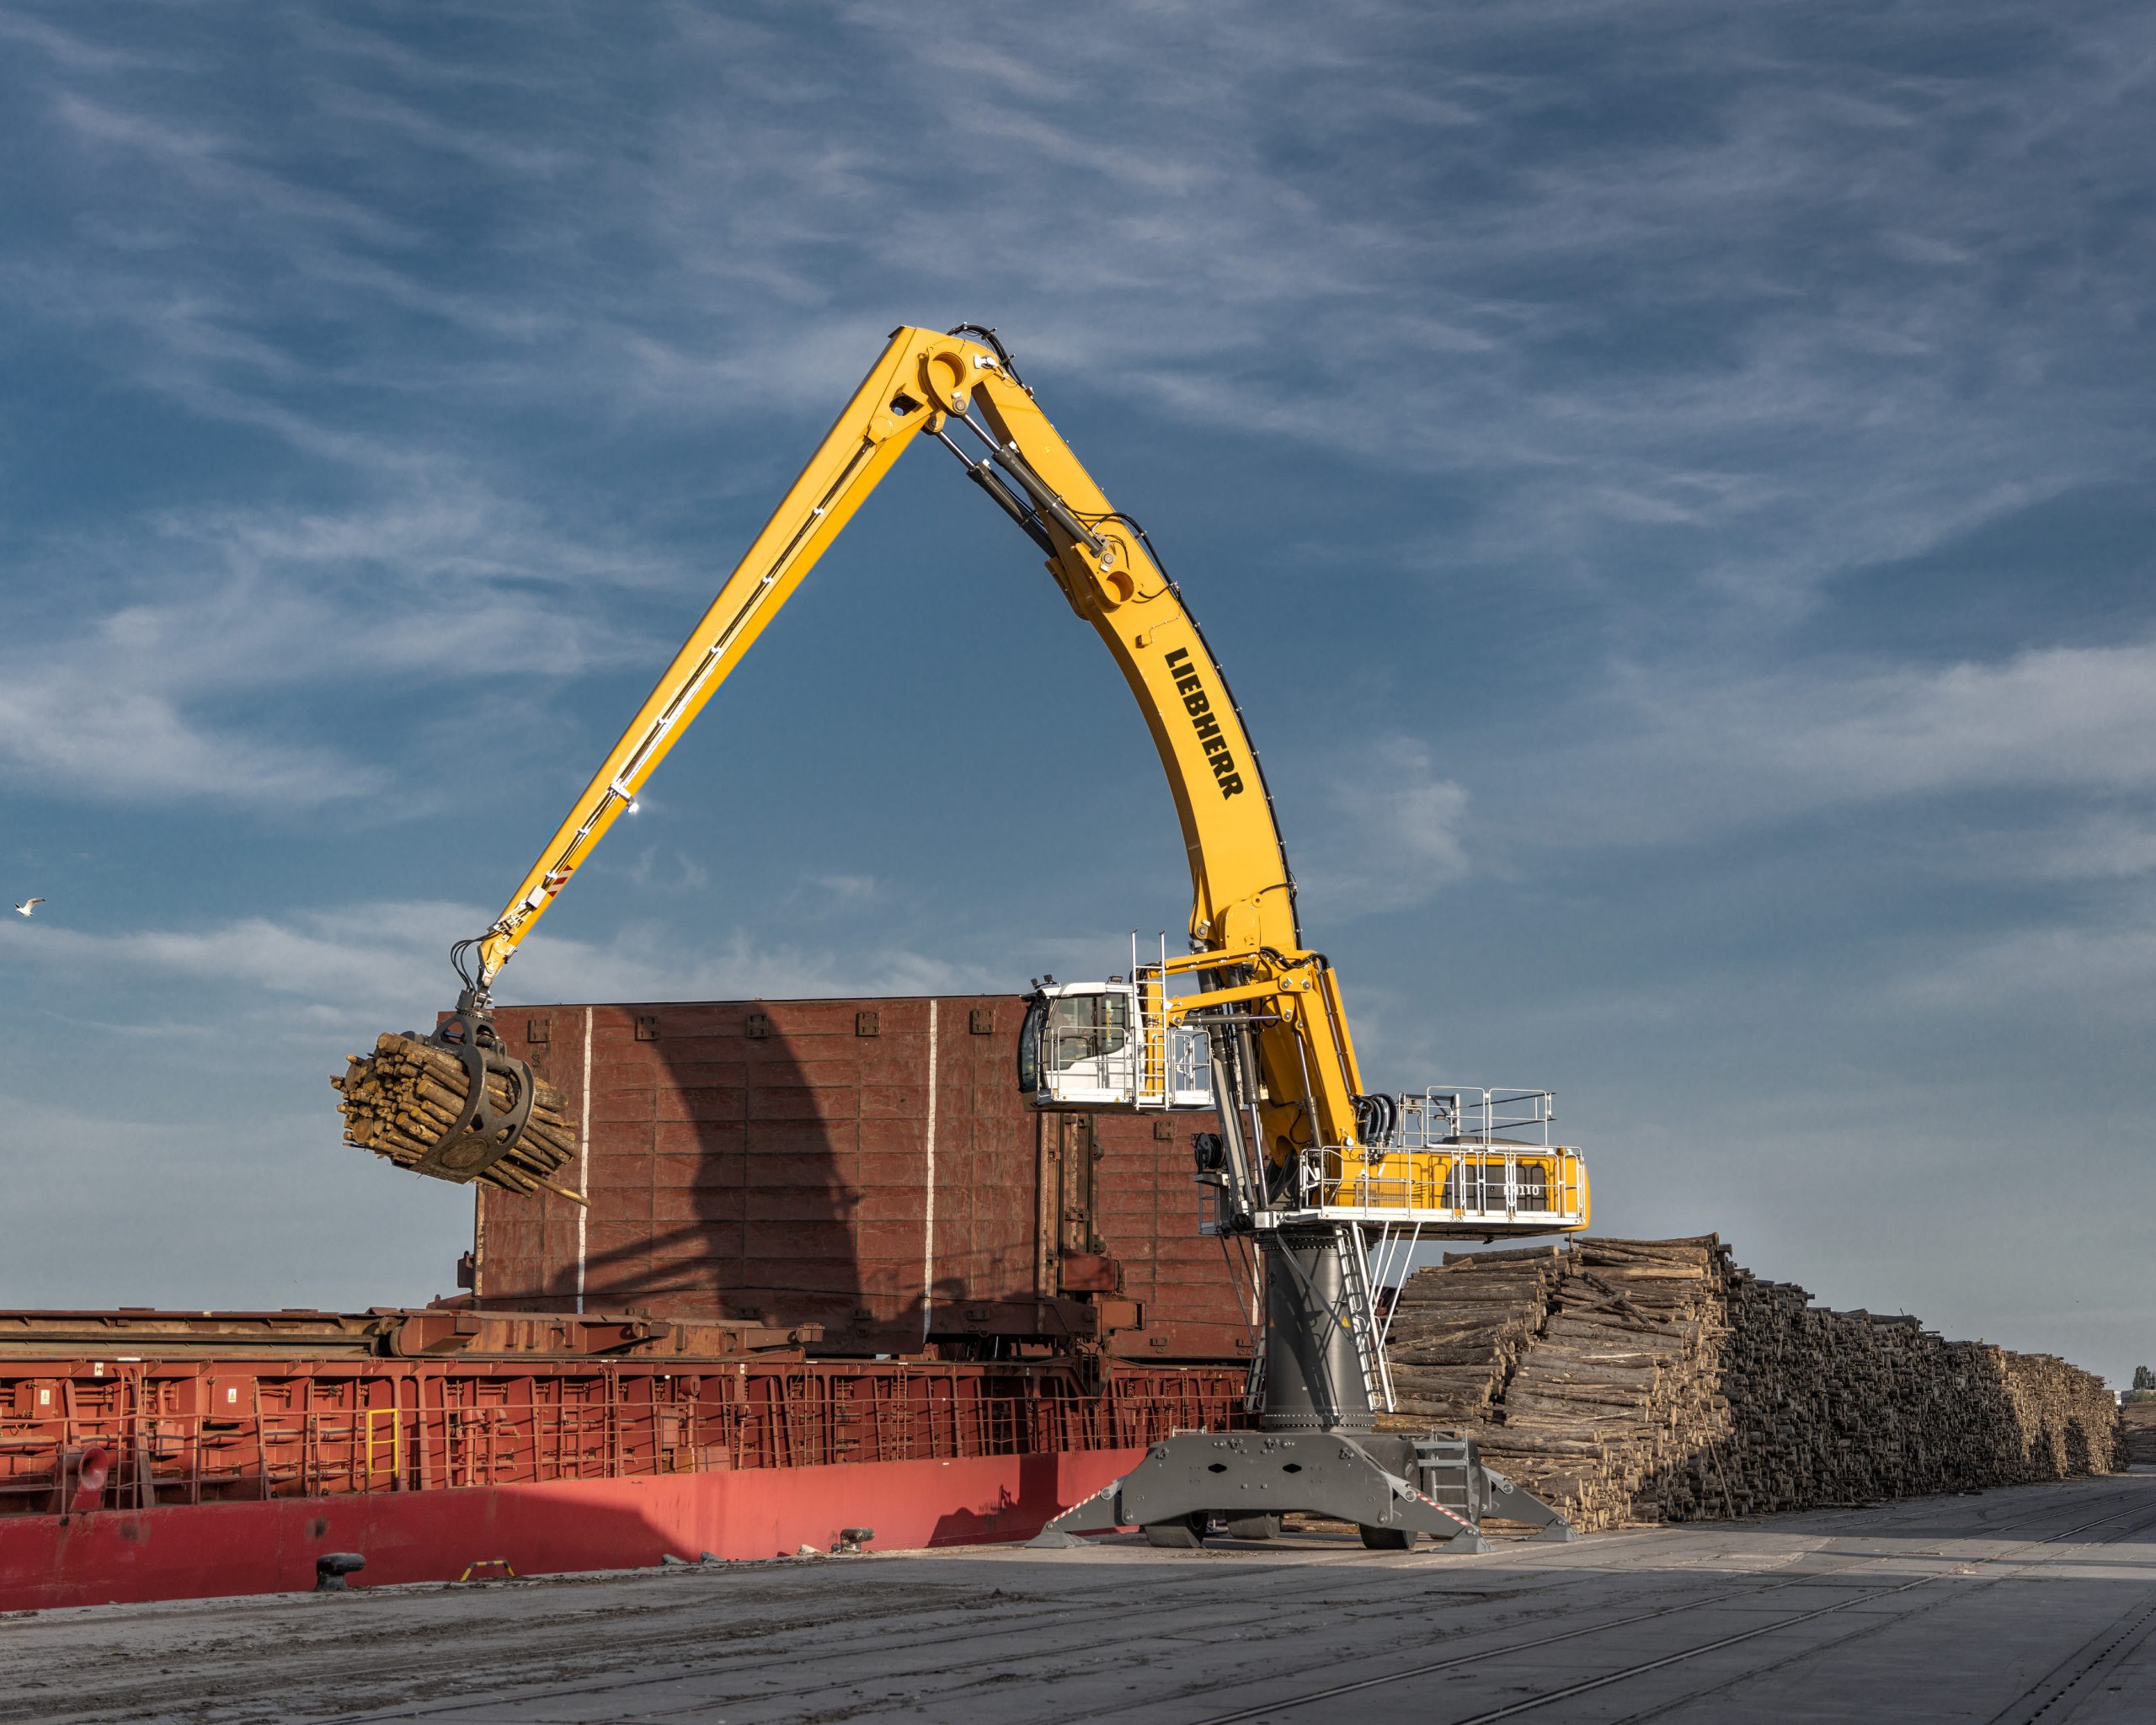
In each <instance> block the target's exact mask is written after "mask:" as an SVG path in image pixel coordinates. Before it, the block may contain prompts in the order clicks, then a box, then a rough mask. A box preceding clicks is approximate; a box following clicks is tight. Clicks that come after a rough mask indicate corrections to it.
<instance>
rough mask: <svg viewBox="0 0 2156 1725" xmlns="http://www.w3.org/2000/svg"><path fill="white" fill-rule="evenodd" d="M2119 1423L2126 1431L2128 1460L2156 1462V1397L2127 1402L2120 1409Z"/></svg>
mask: <svg viewBox="0 0 2156 1725" xmlns="http://www.w3.org/2000/svg"><path fill="white" fill-rule="evenodd" d="M2144 1393H2146V1392H2144ZM2119 1423H2120V1424H2121V1425H2122V1426H2124V1427H2125V1429H2126V1455H2127V1461H2134V1462H2143V1461H2156V1396H2150V1397H2149V1398H2148V1400H2147V1401H2146V1402H2127V1404H2126V1406H2125V1407H2121V1409H2119Z"/></svg>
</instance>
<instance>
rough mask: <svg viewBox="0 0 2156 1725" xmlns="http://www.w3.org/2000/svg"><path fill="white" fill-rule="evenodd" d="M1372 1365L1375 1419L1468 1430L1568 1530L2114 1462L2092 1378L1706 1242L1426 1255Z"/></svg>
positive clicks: (1864, 1499) (2081, 1469)
mask: <svg viewBox="0 0 2156 1725" xmlns="http://www.w3.org/2000/svg"><path fill="white" fill-rule="evenodd" d="M1386 1351H1387V1354H1388V1357H1389V1358H1390V1362H1391V1366H1392V1375H1393V1383H1394V1388H1395V1392H1396V1399H1397V1402H1398V1412H1397V1413H1395V1414H1393V1415H1390V1416H1387V1417H1385V1418H1383V1419H1382V1420H1381V1422H1380V1423H1382V1424H1384V1425H1386V1426H1388V1427H1390V1428H1392V1429H1401V1430H1411V1429H1428V1428H1429V1427H1430V1426H1431V1425H1433V1424H1439V1425H1444V1426H1449V1427H1451V1428H1454V1429H1458V1430H1460V1431H1462V1432H1464V1433H1466V1434H1469V1435H1471V1436H1474V1437H1476V1439H1479V1440H1480V1442H1481V1447H1482V1453H1483V1456H1484V1459H1485V1460H1486V1461H1488V1463H1489V1464H1490V1466H1492V1467H1495V1468H1496V1469H1497V1470H1498V1471H1500V1472H1502V1473H1504V1474H1507V1475H1509V1476H1510V1477H1513V1478H1514V1479H1517V1480H1518V1481H1519V1482H1521V1483H1522V1484H1524V1485H1525V1486H1527V1487H1529V1489H1530V1490H1532V1491H1534V1492H1535V1493H1537V1494H1538V1495H1540V1496H1541V1497H1542V1498H1545V1499H1546V1500H1548V1501H1550V1502H1551V1503H1555V1504H1556V1505H1557V1507H1559V1508H1560V1509H1562V1510H1563V1511H1564V1512H1565V1514H1566V1515H1567V1516H1568V1517H1570V1518H1571V1519H1572V1523H1573V1525H1575V1526H1577V1527H1579V1528H1582V1529H1592V1528H1602V1527H1613V1526H1620V1525H1625V1524H1626V1523H1632V1522H1656V1521H1689V1520H1699V1519H1714V1518H1720V1517H1724V1516H1735V1515H1744V1514H1764V1513H1765V1512H1767V1511H1769V1510H1776V1509H1809V1508H1816V1507H1820V1506H1822V1505H1830V1504H1848V1503H1868V1502H1871V1501H1875V1500H1876V1499H1880V1498H1896V1497H1906V1496H1910V1495H1913V1494H1914V1493H1924V1492H1943V1491H1957V1490H1971V1489H1974V1488H1977V1487H1984V1486H1993V1485H2006V1484H2013V1483H2018V1482H2024V1481H2029V1480H2038V1479H2058V1478H2063V1477H2068V1476H2069V1475H2073V1474H2082V1473H2106V1472H2110V1471H2113V1470H2114V1469H2115V1468H2118V1467H2121V1466H2124V1465H2125V1462H2124V1455H2123V1452H2122V1449H2121V1435H2120V1431H2119V1423H2118V1418H2117V1411H2116V1407H2114V1405H2113V1402H2112V1397H2111V1391H2109V1390H2107V1389H2105V1387H2104V1384H2103V1381H2102V1380H2101V1379H2100V1378H2098V1377H2096V1376H2095V1375H2092V1374H2090V1373H2088V1372H2084V1371H2082V1370H2079V1369H2078V1368H2076V1367H2074V1366H2071V1365H2068V1364H2066V1363H2065V1362H2064V1361H2063V1360H2061V1359H2056V1358H2054V1357H2052V1355H2050V1354H2012V1353H2009V1352H2008V1351H2007V1350H2005V1349H2004V1348H1995V1347H1992V1346H1990V1345H1988V1344H1987V1343H1980V1342H1947V1341H1943V1340H1941V1339H1940V1337H1939V1336H1938V1335H1936V1334H1935V1333H1934V1332H1931V1331H1929V1330H1926V1329H1924V1328H1923V1327H1921V1326H1920V1325H1919V1322H1918V1321H1917V1320H1916V1319H1915V1318H1913V1317H1881V1316H1876V1315H1875V1314H1872V1313H1870V1312H1864V1311H1824V1310H1822V1309H1821V1308H1818V1307H1816V1306H1812V1304H1811V1297H1810V1296H1809V1295H1807V1294H1806V1292H1805V1291H1804V1290H1803V1289H1801V1288H1799V1287H1796V1286H1794V1285H1792V1284H1788V1283H1777V1282H1763V1281H1760V1280H1758V1279H1756V1278H1755V1277H1753V1274H1751V1272H1750V1271H1748V1270H1746V1269H1743V1268H1739V1267H1738V1266H1737V1264H1736V1263H1733V1262H1732V1259H1731V1257H1730V1253H1729V1249H1728V1248H1727V1247H1725V1246H1723V1245H1722V1244H1721V1242H1720V1240H1719V1239H1718V1238H1716V1236H1712V1235H1709V1236H1705V1237H1703V1238H1700V1239H1693V1240H1659V1241H1649V1240H1582V1241H1580V1242H1577V1243H1575V1244H1573V1245H1571V1246H1566V1247H1554V1246H1553V1247H1533V1248H1529V1249H1525V1250H1515V1251H1507V1252H1476V1253H1447V1254H1446V1259H1445V1263H1444V1265H1443V1267H1441V1268H1433V1269H1428V1270H1424V1271H1422V1272H1421V1273H1420V1274H1417V1275H1416V1276H1414V1277H1412V1278H1411V1279H1409V1280H1408V1281H1407V1282H1406V1284H1405V1285H1404V1286H1403V1287H1402V1288H1401V1290H1400V1293H1399V1295H1398V1296H1397V1298H1396V1302H1395V1309H1394V1312H1393V1317H1392V1327H1391V1329H1390V1332H1389V1334H1388V1337H1387V1349H1386Z"/></svg>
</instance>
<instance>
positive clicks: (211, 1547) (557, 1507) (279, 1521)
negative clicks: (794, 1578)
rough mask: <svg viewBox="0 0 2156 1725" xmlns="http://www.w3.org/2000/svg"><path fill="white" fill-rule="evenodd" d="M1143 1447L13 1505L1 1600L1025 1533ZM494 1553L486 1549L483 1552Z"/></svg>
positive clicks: (914, 1543) (112, 1601)
mask: <svg viewBox="0 0 2156 1725" xmlns="http://www.w3.org/2000/svg"><path fill="white" fill-rule="evenodd" d="M1143 1453H1144V1452H1143V1451H1142V1450H1086V1451H1082V1452H1075V1453H1070V1454H1065V1455H983V1456H969V1457H965V1458H963V1459H958V1460H952V1461H883V1462H869V1463H861V1464H846V1465H841V1466H824V1467H790V1468H775V1469H758V1470H755V1471H748V1472H742V1473H683V1474H670V1475H660V1476H643V1477H629V1478H623V1479H596V1480H561V1481H552V1482H545V1483H539V1484H532V1485H514V1486H481V1487H466V1488H463V1489H459V1490H450V1491H437V1492H398V1493H370V1494H362V1495H344V1496H338V1497H323V1498H274V1499H271V1500H270V1501H267V1502H263V1503H214V1504H200V1505H176V1506H174V1507H173V1508H170V1509H133V1510H128V1509H99V1510H93V1511H91V1512H88V1513H86V1514H72V1515H16V1516H10V1517H8V1518H7V1519H5V1520H4V1521H0V1610H9V1611H21V1610H50V1609H52V1608H55V1607H59V1606H69V1605H118V1604H132V1603H137V1602H141V1601H145V1600H152V1599H203V1598H211V1597H216V1596H221V1595H225V1594H264V1593H288V1592H295V1591H299V1590H303V1589H309V1588H312V1587H313V1586H314V1584H315V1560H316V1559H317V1558H318V1557H321V1556H323V1555H324V1554H325V1553H328V1552H332V1551H355V1552H358V1553H360V1554H361V1555H362V1556H364V1557H366V1569H365V1571H364V1572H362V1573H360V1574H358V1575H355V1577H354V1578H352V1580H353V1584H354V1585H355V1586H382V1585H385V1584H389V1583H398V1582H424V1581H455V1580H457V1579H458V1578H460V1577H462V1576H464V1575H466V1574H467V1573H469V1574H472V1575H474V1576H493V1575H499V1574H501V1573H504V1569H506V1570H508V1571H510V1572H513V1573H515V1574H517V1575H544V1574H558V1573H568V1572H572V1571H577V1570H591V1569H633V1568H645V1567H654V1566H655V1565H657V1564H658V1563H659V1562H660V1561H661V1559H662V1557H669V1556H670V1557H680V1558H686V1559H688V1560H690V1561H691V1562H693V1561H695V1560H696V1559H697V1558H698V1557H701V1556H702V1555H703V1554H704V1553H706V1552H708V1553H710V1554H711V1555H712V1556H713V1557H721V1558H726V1559H730V1560H740V1559H744V1558H762V1557H789V1556H792V1555H793V1554H794V1553H796V1552H798V1551H799V1550H800V1548H801V1547H802V1546H811V1547H813V1548H814V1549H815V1550H816V1551H829V1550H830V1548H831V1547H832V1546H834V1545H835V1543H836V1542H837V1541H838V1539H839V1536H840V1534H841V1531H842V1530H846V1529H850V1528H870V1529H873V1530H874V1533H875V1540H874V1544H873V1549H881V1550H886V1551H910V1550H917V1549H921V1548H923V1547H926V1546H947V1545H967V1544H981V1543H991V1542H1000V1541H1011V1540H1021V1539H1027V1538H1029V1537H1031V1536H1032V1535H1033V1534H1035V1533H1038V1531H1039V1530H1040V1529H1041V1526H1042V1525H1043V1524H1044V1523H1045V1522H1046V1521H1047V1520H1048V1519H1049V1518H1050V1517H1051V1516H1053V1515H1054V1514H1057V1513H1058V1512H1059V1510H1061V1509H1067V1508H1068V1507H1069V1506H1070V1505H1071V1504H1072V1503H1076V1502H1078V1501H1079V1500H1080V1499H1081V1498H1086V1497H1088V1496H1090V1495H1091V1493H1093V1492H1095V1491H1097V1490H1098V1489H1099V1488H1100V1487H1102V1486H1104V1485H1106V1484H1107V1482H1109V1481H1110V1480H1113V1479H1114V1478H1116V1477H1118V1475H1120V1474H1122V1473H1123V1472H1124V1471H1127V1470H1128V1469H1129V1467H1130V1466H1132V1465H1133V1464H1134V1463H1135V1462H1136V1461H1137V1460H1138V1459H1139V1456H1140V1455H1142V1454H1143ZM475 1566H476V1567H475Z"/></svg>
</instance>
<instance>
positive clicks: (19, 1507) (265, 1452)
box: [0, 1368, 1246, 1519]
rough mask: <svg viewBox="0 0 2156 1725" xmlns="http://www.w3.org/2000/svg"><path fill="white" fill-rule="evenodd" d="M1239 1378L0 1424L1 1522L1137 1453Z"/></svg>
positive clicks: (1237, 1374) (1219, 1413)
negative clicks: (1097, 1387)
mask: <svg viewBox="0 0 2156 1725" xmlns="http://www.w3.org/2000/svg"><path fill="white" fill-rule="evenodd" d="M1242 1379H1243V1373H1242V1371H1241V1368H1234V1369H1224V1370H1221V1371H1220V1372H1219V1373H1217V1374H1210V1375H1207V1376H1206V1377H1204V1378H1203V1380H1197V1381H1182V1382H1181V1383H1180V1384H1179V1385H1178V1386H1175V1387H1167V1388H1163V1387H1161V1386H1159V1385H1158V1384H1157V1383H1155V1384H1150V1385H1125V1384H1122V1383H1118V1382H1115V1381H1111V1382H1110V1384H1109V1385H1108V1386H1107V1388H1106V1390H1105V1391H1104V1392H1103V1393H1101V1394H1098V1395H1091V1396H1076V1395H1071V1396H1055V1395H1029V1396H977V1395H969V1394H964V1393H952V1391H953V1390H954V1389H957V1388H958V1387H959V1386H961V1385H962V1384H963V1382H964V1381H963V1380H951V1379H943V1380H937V1379H933V1378H931V1379H928V1380H926V1381H898V1382H896V1383H895V1384H892V1383H885V1382H873V1381H869V1382H864V1381H854V1382H853V1383H852V1385H851V1387H852V1388H853V1389H854V1390H856V1391H860V1390H862V1389H864V1388H866V1389H868V1390H870V1391H874V1393H867V1394H852V1395H840V1394H830V1395H825V1394H804V1393H801V1392H802V1391H803V1389H804V1388H805V1387H806V1384H805V1381H804V1382H803V1383H797V1384H796V1385H795V1386H792V1387H793V1390H794V1393H792V1394H788V1395H786V1396H783V1397H776V1398H766V1399H738V1400H706V1399H702V1398H699V1397H681V1398H680V1399H677V1400H671V1401H669V1400H664V1399H659V1400H651V1401H623V1400H619V1399H615V1400H594V1401H591V1402H572V1403H564V1404H559V1405H555V1406H548V1407H534V1406H530V1405H526V1406H522V1407H514V1406H504V1405H483V1404H468V1405H448V1406H444V1405H440V1404H438V1403H436V1404H430V1405H427V1406H424V1407H414V1406H413V1405H411V1404H410V1403H408V1402H407V1403H405V1404H403V1405H401V1406H400V1405H392V1404H387V1403H385V1404H382V1405H376V1406H372V1407H353V1408H350V1409H339V1410H335V1411H330V1412H323V1411H318V1410H310V1411H292V1412H264V1413H259V1414H257V1415H254V1416H252V1417H249V1418H239V1419H220V1418H211V1417H208V1416H203V1415H195V1414H184V1415H183V1414H171V1413H158V1414H157V1415H155V1416H153V1417H152V1416H144V1417H141V1418H128V1417H125V1416H114V1415H108V1414H100V1415H94V1416H90V1417H87V1418H82V1417H71V1418H55V1419H44V1420H27V1421H24V1420H17V1421H0V1519H4V1518H5V1516H6V1515H8V1514H11V1513H13V1514H52V1513H59V1512H62V1511H64V1510H65V1509H67V1508H69V1507H71V1506H72V1507H81V1508H85V1509H87V1508H93V1507H94V1508H102V1509H136V1508H143V1509H147V1508H151V1507H154V1506H156V1505H160V1504H173V1503H216V1502H224V1501H234V1500H237V1501H246V1500H249V1499H255V1498H276V1497H314V1496H344V1495H350V1494H357V1493H375V1492H385V1491H414V1490H433V1489H442V1488H451V1487H464V1486H488V1485H508V1484H527V1483H533V1482H544V1481H549V1480H570V1479H603V1478H612V1477H622V1476H627V1475H648V1474H663V1473H686V1472H700V1471H734V1470H755V1469H765V1468H778V1467H789V1466H823V1465H830V1464H835V1463H846V1462H875V1461H952V1460H959V1459H965V1458H969V1457H975V1456H994V1455H1043V1454H1047V1455H1052V1454H1056V1453H1059V1452H1063V1451H1068V1450H1127V1449H1139V1448H1143V1447H1144V1446H1145V1445H1149V1444H1153V1443H1157V1442H1159V1441H1160V1440H1161V1439H1164V1438H1166V1437H1168V1436H1170V1435H1171V1434H1173V1433H1175V1432H1177V1431H1183V1430H1225V1429H1235V1428H1237V1427H1240V1426H1241V1425H1242V1424H1243V1423H1246V1416H1245V1414H1244V1411H1243V1407H1242V1388H1243V1383H1242ZM711 1381H712V1380H708V1379H707V1380H706V1382H707V1383H709V1382H711ZM720 1381H722V1382H726V1383H728V1384H729V1385H731V1384H732V1382H733V1381H731V1380H720ZM749 1382H750V1385H753V1384H754V1383H755V1380H750V1381H749ZM829 1387H833V1388H835V1387H839V1386H835V1385H832V1386H829ZM885 1391H890V1392H889V1393H885ZM86 1457H98V1458H99V1462H98V1466H101V1467H102V1468H103V1469H104V1474H105V1477H104V1481H103V1482H102V1483H101V1484H99V1485H98V1486H97V1487H95V1488H94V1490H93V1491H91V1492H90V1493H89V1496H90V1497H91V1498H93V1502H89V1503H79V1504H77V1499H78V1498H80V1497H81V1496H82V1495H83V1493H84V1490H85V1487H86V1486H87V1485H88V1478H89V1475H88V1472H86V1471H85V1468H84V1458H86Z"/></svg>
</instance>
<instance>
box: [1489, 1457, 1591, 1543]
mask: <svg viewBox="0 0 2156 1725" xmlns="http://www.w3.org/2000/svg"><path fill="white" fill-rule="evenodd" d="M1479 1465H1480V1466H1481V1468H1482V1513H1483V1514H1485V1515H1486V1516H1491V1517H1494V1518H1495V1519H1497V1520H1499V1521H1518V1522H1524V1523H1525V1524H1526V1525H1528V1526H1529V1527H1539V1528H1540V1529H1541V1530H1542V1531H1541V1532H1540V1533H1538V1534H1536V1535H1534V1538H1535V1539H1537V1540H1540V1541H1548V1542H1550V1544H1553V1545H1565V1544H1567V1543H1569V1542H1570V1541H1573V1540H1576V1539H1577V1538H1578V1537H1579V1535H1578V1534H1577V1532H1576V1531H1574V1530H1573V1527H1572V1523H1571V1522H1569V1521H1567V1520H1566V1519H1565V1518H1564V1517H1563V1516H1562V1515H1561V1514H1558V1513H1557V1511H1556V1510H1555V1509H1551V1508H1550V1506H1549V1505H1548V1504H1547V1503H1544V1502H1543V1501H1542V1499H1541V1498H1538V1497H1536V1496H1535V1495H1534V1493H1532V1492H1530V1491H1529V1490H1527V1489H1526V1488H1525V1487H1521V1486H1516V1485H1514V1484H1513V1482H1511V1481H1510V1480H1508V1479H1507V1478H1506V1477H1504V1475H1502V1473H1500V1472H1498V1471H1497V1469H1496V1468H1494V1467H1492V1466H1489V1465H1488V1464H1487V1463H1481V1464H1479Z"/></svg>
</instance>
